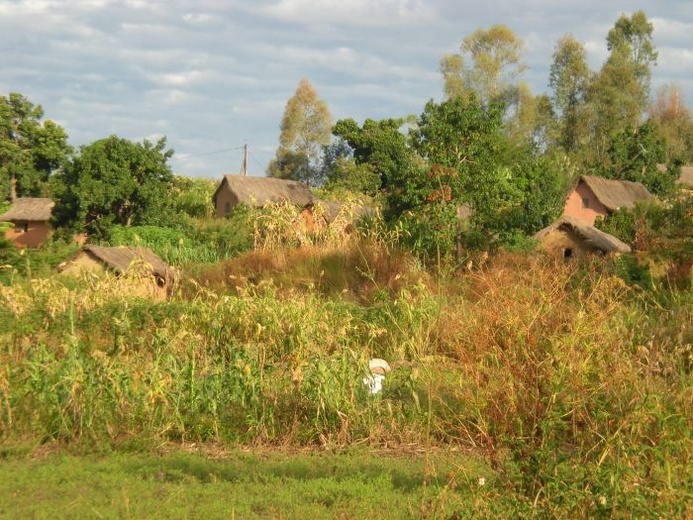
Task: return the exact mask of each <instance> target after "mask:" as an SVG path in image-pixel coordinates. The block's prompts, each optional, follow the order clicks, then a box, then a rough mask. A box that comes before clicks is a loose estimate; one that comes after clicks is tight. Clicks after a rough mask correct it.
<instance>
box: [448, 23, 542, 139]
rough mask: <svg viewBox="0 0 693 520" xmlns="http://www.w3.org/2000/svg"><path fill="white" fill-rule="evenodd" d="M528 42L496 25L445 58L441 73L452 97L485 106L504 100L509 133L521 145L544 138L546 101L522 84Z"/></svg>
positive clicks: (467, 40)
mask: <svg viewBox="0 0 693 520" xmlns="http://www.w3.org/2000/svg"><path fill="white" fill-rule="evenodd" d="M524 47H525V45H524V42H523V41H522V39H521V38H519V37H518V36H517V35H516V34H515V33H514V32H513V31H512V30H511V29H510V28H509V27H507V26H505V25H493V26H491V27H490V28H488V29H477V30H476V31H475V32H474V33H472V34H471V35H469V36H467V37H465V38H464V40H463V41H462V45H461V53H459V54H451V55H447V56H444V57H443V58H442V60H441V62H440V70H441V72H442V73H443V78H444V81H445V85H444V91H445V94H446V95H447V97H448V98H450V99H453V98H461V99H463V100H465V101H467V100H469V99H470V97H471V96H472V95H473V96H474V97H475V99H476V100H478V101H481V102H482V103H483V104H489V103H491V102H497V101H502V102H503V103H504V106H505V112H504V122H505V130H506V131H507V132H508V134H509V135H510V136H511V137H512V138H513V139H514V140H517V141H518V142H520V141H535V140H537V138H538V137H539V138H540V140H541V138H543V135H542V133H543V131H542V127H543V126H544V116H545V115H546V111H545V110H544V108H545V106H544V102H543V98H542V97H541V96H539V97H535V96H534V95H533V94H532V92H531V89H530V87H529V85H528V84H527V83H526V82H524V81H521V76H522V73H523V72H524V71H525V69H526V65H525V62H524V56H523V55H524Z"/></svg>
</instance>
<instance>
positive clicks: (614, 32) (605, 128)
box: [588, 11, 657, 161]
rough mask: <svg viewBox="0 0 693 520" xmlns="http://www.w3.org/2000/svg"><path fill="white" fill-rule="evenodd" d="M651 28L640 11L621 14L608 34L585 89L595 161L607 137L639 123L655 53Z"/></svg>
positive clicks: (591, 144) (655, 58) (647, 92)
mask: <svg viewBox="0 0 693 520" xmlns="http://www.w3.org/2000/svg"><path fill="white" fill-rule="evenodd" d="M652 31H653V25H652V23H651V22H649V20H648V19H647V16H646V15H645V13H643V12H642V11H638V12H636V13H634V14H633V15H632V16H631V17H627V16H626V15H622V16H621V17H620V18H619V19H618V20H617V22H616V24H615V25H614V27H613V28H612V29H611V30H610V31H609V34H608V36H607V45H608V49H609V51H610V53H609V57H608V59H607V61H606V63H604V65H603V66H602V69H601V70H600V72H599V74H597V75H596V76H595V77H594V80H593V81H592V82H591V84H590V87H589V90H588V102H589V103H590V104H591V109H592V113H593V128H592V132H593V136H592V139H591V143H590V145H589V146H590V148H591V149H592V150H594V152H595V157H594V158H595V159H596V160H597V161H600V160H602V159H603V157H604V153H605V152H606V148H607V146H608V145H609V142H610V140H611V138H612V137H613V136H614V135H615V134H616V133H618V132H619V131H621V130H623V129H625V128H635V127H637V126H638V125H639V124H640V121H641V115H642V113H643V112H644V111H645V110H646V108H647V104H648V100H649V94H650V76H651V70H650V69H651V67H652V65H654V64H656V61H657V52H656V51H655V48H654V45H653V43H652Z"/></svg>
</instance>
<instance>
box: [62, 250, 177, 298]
mask: <svg viewBox="0 0 693 520" xmlns="http://www.w3.org/2000/svg"><path fill="white" fill-rule="evenodd" d="M57 271H58V272H59V273H63V274H67V275H83V274H84V273H93V274H96V275H102V274H106V273H113V274H115V275H118V276H120V275H122V274H124V273H126V272H135V273H137V274H139V275H141V279H140V280H139V281H138V284H137V287H136V288H135V291H136V293H137V294H138V295H140V296H150V297H154V298H155V299H158V300H163V299H165V298H166V297H167V296H168V294H170V291H171V288H172V286H173V284H174V283H175V281H176V279H177V275H176V272H175V270H174V269H172V268H171V267H170V266H169V265H167V264H166V263H165V262H164V261H163V260H162V259H161V258H159V257H158V256H157V255H155V254H154V253H153V252H152V251H151V250H150V249H147V248H143V247H131V246H116V247H105V246H96V245H85V246H83V247H81V248H80V249H79V250H78V251H77V252H76V253H75V254H74V255H72V256H71V257H70V258H68V259H67V260H65V261H64V262H63V263H61V264H60V265H59V266H58V268H57Z"/></svg>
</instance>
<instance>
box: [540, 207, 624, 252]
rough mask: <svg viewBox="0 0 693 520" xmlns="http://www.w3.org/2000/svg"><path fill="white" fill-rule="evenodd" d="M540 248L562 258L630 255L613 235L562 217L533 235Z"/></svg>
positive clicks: (573, 219)
mask: <svg viewBox="0 0 693 520" xmlns="http://www.w3.org/2000/svg"><path fill="white" fill-rule="evenodd" d="M534 238H535V239H537V240H539V241H540V242H541V248H542V249H544V250H545V251H548V252H550V253H560V254H561V255H562V256H563V257H564V258H570V257H576V256H581V255H584V254H586V253H594V252H596V253H601V254H606V253H616V254H618V253H630V251H631V249H630V246H629V245H628V244H626V243H624V242H622V241H621V240H619V239H618V238H616V237H615V236H613V235H610V234H608V233H605V232H603V231H600V230H599V229H597V228H595V227H593V226H590V225H589V224H586V223H585V222H583V221H581V220H578V219H576V218H572V217H566V216H563V217H561V218H560V219H559V220H557V221H556V222H554V223H553V224H551V225H550V226H547V227H545V228H544V229H542V230H541V231H538V232H537V233H535V234H534Z"/></svg>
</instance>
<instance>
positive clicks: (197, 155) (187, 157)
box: [172, 146, 243, 161]
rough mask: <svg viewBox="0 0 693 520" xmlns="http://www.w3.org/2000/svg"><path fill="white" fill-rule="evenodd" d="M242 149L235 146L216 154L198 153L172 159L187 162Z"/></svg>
mask: <svg viewBox="0 0 693 520" xmlns="http://www.w3.org/2000/svg"><path fill="white" fill-rule="evenodd" d="M242 149H243V146H235V147H233V148H225V149H223V150H216V151H214V152H205V153H196V154H192V155H183V156H176V155H174V156H173V157H172V158H173V159H175V160H177V161H185V160H187V159H192V158H194V157H205V156H207V155H215V154H218V153H224V152H232V151H235V150H242Z"/></svg>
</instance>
